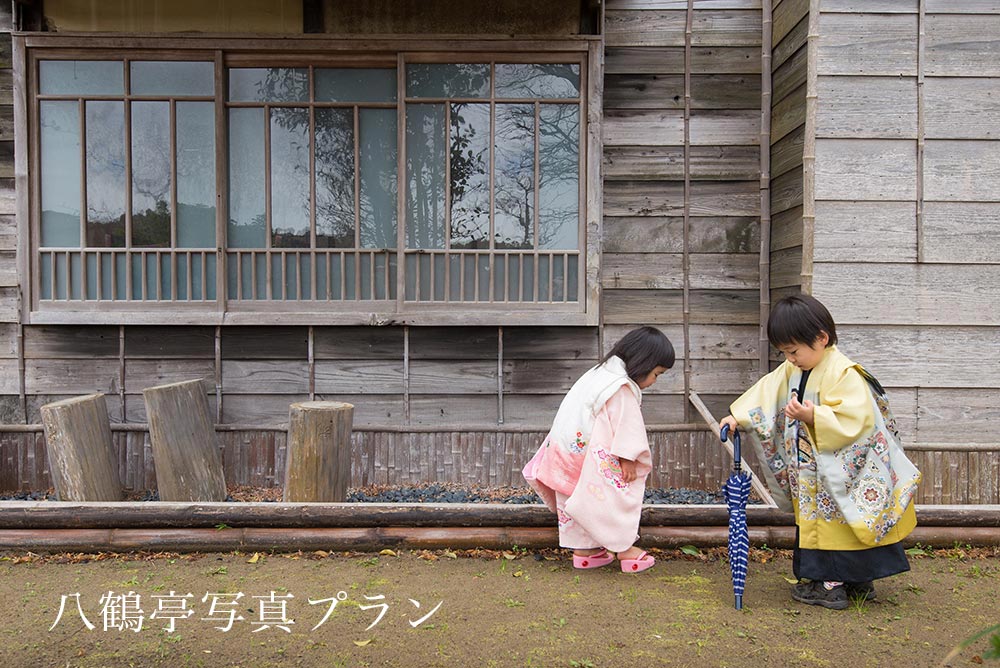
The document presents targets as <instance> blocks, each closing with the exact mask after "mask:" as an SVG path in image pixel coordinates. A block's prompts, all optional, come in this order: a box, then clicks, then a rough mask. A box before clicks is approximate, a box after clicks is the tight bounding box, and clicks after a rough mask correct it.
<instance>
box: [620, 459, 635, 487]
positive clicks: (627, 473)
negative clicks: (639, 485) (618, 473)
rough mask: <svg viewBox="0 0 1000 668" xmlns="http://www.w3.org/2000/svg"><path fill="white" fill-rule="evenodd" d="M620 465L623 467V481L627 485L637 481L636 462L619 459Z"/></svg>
mask: <svg viewBox="0 0 1000 668" xmlns="http://www.w3.org/2000/svg"><path fill="white" fill-rule="evenodd" d="M618 463H620V464H621V465H622V480H624V481H625V482H626V483H629V482H632V481H633V480H635V462H634V461H632V460H631V459H622V458H621V457H619V458H618Z"/></svg>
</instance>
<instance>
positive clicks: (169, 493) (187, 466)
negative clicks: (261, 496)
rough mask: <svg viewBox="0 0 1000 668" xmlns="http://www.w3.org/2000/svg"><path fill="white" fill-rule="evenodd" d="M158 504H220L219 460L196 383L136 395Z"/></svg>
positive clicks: (222, 490)
mask: <svg viewBox="0 0 1000 668" xmlns="http://www.w3.org/2000/svg"><path fill="white" fill-rule="evenodd" d="M142 396H143V398H144V399H145V400H146V415H147V416H148V417H149V438H150V441H151V443H152V446H153V463H154V466H155V467H156V488H157V490H158V491H159V493H160V500H161V501H225V500H226V481H225V478H224V477H223V474H222V456H221V455H220V454H219V446H218V444H217V443H216V439H215V428H214V427H213V425H212V419H211V418H210V417H209V415H210V413H209V410H208V398H207V396H206V394H205V390H204V388H203V387H202V384H201V381H200V380H188V381H184V382H181V383H171V384H169V385H160V386H158V387H149V388H146V389H145V390H143V391H142Z"/></svg>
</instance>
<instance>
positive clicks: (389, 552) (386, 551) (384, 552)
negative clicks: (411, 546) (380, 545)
mask: <svg viewBox="0 0 1000 668" xmlns="http://www.w3.org/2000/svg"><path fill="white" fill-rule="evenodd" d="M379 554H381V555H382V556H385V557H395V556H396V553H395V552H393V551H392V550H390V549H389V548H386V549H384V550H382V551H381V552H379Z"/></svg>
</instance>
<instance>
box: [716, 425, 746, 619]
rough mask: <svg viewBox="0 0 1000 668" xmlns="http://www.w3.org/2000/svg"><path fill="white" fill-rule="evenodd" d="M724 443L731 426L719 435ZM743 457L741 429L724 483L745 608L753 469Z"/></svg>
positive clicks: (732, 554)
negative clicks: (743, 464)
mask: <svg viewBox="0 0 1000 668" xmlns="http://www.w3.org/2000/svg"><path fill="white" fill-rule="evenodd" d="M719 436H720V438H721V439H722V440H723V442H724V441H725V440H726V438H727V437H728V436H729V425H726V426H725V427H723V428H722V431H721V433H720V434H719ZM741 462H742V458H741V457H740V432H739V430H736V429H734V430H733V473H732V475H730V476H729V479H728V480H726V484H725V485H723V486H722V495H723V496H724V497H725V499H726V505H727V506H728V507H729V567H730V568H731V569H732V571H733V593H734V594H735V595H736V609H737V610H742V609H743V589H744V587H745V586H746V582H747V557H748V555H749V553H750V536H749V534H748V533H747V499H749V498H750V480H751V477H750V472H749V471H744V470H743V467H742V465H741Z"/></svg>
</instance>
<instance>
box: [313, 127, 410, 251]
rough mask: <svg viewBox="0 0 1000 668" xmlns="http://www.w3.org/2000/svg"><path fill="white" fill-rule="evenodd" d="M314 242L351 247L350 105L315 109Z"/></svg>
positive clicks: (352, 187)
mask: <svg viewBox="0 0 1000 668" xmlns="http://www.w3.org/2000/svg"><path fill="white" fill-rule="evenodd" d="M390 111H392V113H393V114H395V113H396V112H395V110H390ZM316 246H317V247H318V248H353V247H354V113H353V112H352V110H350V109H317V110H316Z"/></svg>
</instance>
